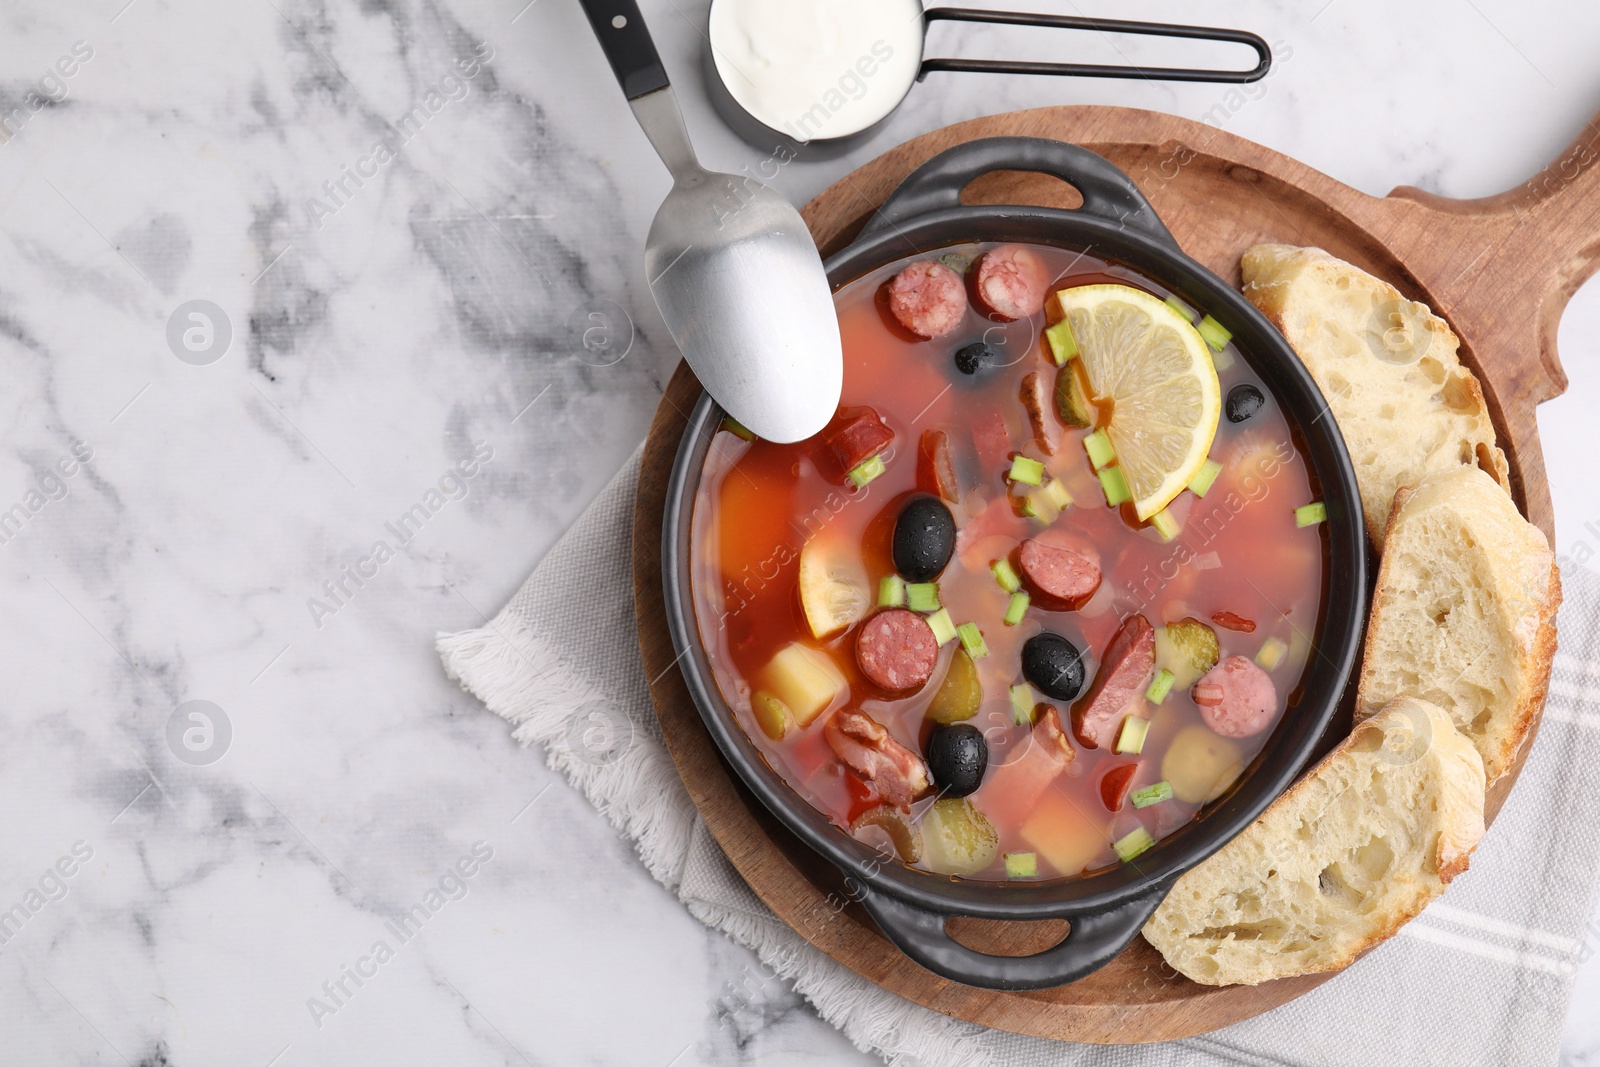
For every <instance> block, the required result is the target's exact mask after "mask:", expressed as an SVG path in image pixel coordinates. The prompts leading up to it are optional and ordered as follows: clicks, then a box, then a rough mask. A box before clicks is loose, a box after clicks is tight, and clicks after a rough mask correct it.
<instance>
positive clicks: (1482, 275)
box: [1351, 115, 1600, 534]
mask: <svg viewBox="0 0 1600 1067" xmlns="http://www.w3.org/2000/svg"><path fill="white" fill-rule="evenodd" d="M1352 208H1353V210H1352V212H1351V213H1352V215H1353V216H1355V217H1356V218H1357V220H1358V221H1360V222H1361V223H1362V224H1363V225H1365V226H1366V227H1367V228H1368V229H1369V230H1370V231H1371V232H1372V233H1373V234H1374V235H1376V236H1377V237H1378V238H1379V239H1380V240H1382V241H1383V242H1384V244H1386V245H1387V246H1388V248H1389V249H1390V250H1391V251H1393V252H1394V254H1395V255H1396V256H1397V257H1398V258H1399V259H1400V260H1401V261H1402V262H1403V263H1405V265H1406V266H1407V268H1409V269H1410V271H1411V273H1412V275H1413V277H1414V278H1415V280H1416V282H1417V284H1418V285H1419V287H1420V288H1421V289H1422V290H1423V291H1424V293H1425V296H1426V299H1427V300H1428V302H1429V303H1430V304H1431V305H1432V306H1433V307H1435V308H1442V309H1447V313H1448V316H1449V318H1450V321H1451V323H1452V324H1453V325H1454V326H1455V328H1456V331H1457V332H1458V333H1459V334H1460V335H1461V338H1462V340H1463V342H1464V344H1465V346H1464V349H1463V355H1464V357H1465V358H1466V359H1467V361H1468V362H1469V364H1470V365H1472V367H1473V369H1474V370H1475V371H1477V373H1478V375H1479V377H1480V378H1481V379H1482V380H1483V382H1484V385H1485V391H1486V393H1487V394H1488V399H1489V405H1490V408H1491V410H1492V411H1493V412H1494V415H1495V421H1496V423H1497V424H1498V425H1499V426H1500V428H1501V429H1502V431H1503V434H1502V437H1501V441H1500V444H1501V446H1502V447H1503V448H1505V449H1506V451H1507V452H1509V453H1512V454H1514V455H1516V456H1519V457H1520V461H1519V462H1518V463H1516V464H1515V465H1514V466H1515V467H1516V468H1517V469H1519V470H1522V469H1531V470H1537V471H1541V472H1542V471H1543V469H1544V460H1543V456H1542V454H1541V451H1540V447H1539V433H1538V418H1537V416H1536V415H1535V409H1536V408H1537V407H1538V405H1539V404H1540V403H1542V402H1543V401H1545V400H1549V399H1550V398H1551V397H1554V396H1558V395H1560V394H1561V392H1563V391H1564V390H1565V389H1566V387H1567V375H1566V372H1565V371H1564V370H1562V368H1561V357H1560V354H1559V352H1558V351H1557V345H1556V334H1557V331H1558V330H1559V328H1560V325H1561V313H1562V312H1563V311H1564V310H1565V309H1566V306H1567V301H1568V300H1570V299H1571V298H1572V294H1573V293H1575V292H1577V290H1578V287H1579V286H1581V285H1582V284H1583V283H1584V282H1585V281H1587V280H1588V279H1589V278H1590V277H1592V276H1593V275H1594V274H1595V273H1596V271H1597V270H1600V115H1596V116H1595V117H1594V118H1591V119H1590V120H1589V121H1588V123H1587V124H1585V125H1584V127H1583V129H1582V130H1580V131H1579V132H1578V135H1577V136H1576V137H1575V138H1574V139H1573V141H1572V143H1571V144H1570V145H1568V146H1567V148H1566V150H1565V151H1564V152H1562V153H1561V154H1560V155H1559V156H1558V157H1557V158H1556V159H1555V161H1554V162H1552V163H1551V164H1550V165H1549V166H1547V167H1545V168H1544V169H1543V170H1541V171H1539V173H1538V174H1535V175H1534V176H1533V177H1532V178H1530V179H1528V180H1527V181H1526V182H1524V183H1523V184H1521V185H1519V186H1517V187H1516V188H1515V189H1508V190H1507V191H1505V192H1503V193H1500V194H1498V195H1496V196H1489V197H1484V198H1482V199H1479V200H1452V199H1449V198H1447V197H1442V196H1438V195H1436V194H1433V193H1429V192H1425V191H1423V190H1421V189H1415V188H1411V187H1408V186H1402V187H1401V188H1399V189H1396V190H1394V192H1392V193H1390V194H1389V195H1388V196H1387V197H1383V198H1381V199H1373V200H1367V201H1365V203H1362V204H1355V205H1352ZM1512 481H1513V488H1514V489H1515V490H1516V491H1517V494H1518V496H1519V498H1520V499H1521V501H1522V503H1523V506H1524V508H1525V509H1526V513H1527V515H1528V516H1529V518H1531V519H1533V521H1534V522H1536V523H1538V524H1539V525H1540V526H1541V527H1543V528H1544V530H1545V533H1546V534H1550V533H1552V527H1553V522H1552V518H1551V516H1552V514H1553V513H1552V511H1551V504H1550V489H1549V486H1548V485H1547V484H1545V482H1544V480H1543V479H1542V478H1538V479H1523V478H1521V477H1520V476H1519V475H1516V474H1513V478H1512Z"/></svg>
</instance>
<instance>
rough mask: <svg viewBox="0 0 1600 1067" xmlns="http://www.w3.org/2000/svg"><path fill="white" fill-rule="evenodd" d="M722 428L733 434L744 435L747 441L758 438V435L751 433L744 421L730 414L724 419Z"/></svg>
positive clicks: (736, 435)
mask: <svg viewBox="0 0 1600 1067" xmlns="http://www.w3.org/2000/svg"><path fill="white" fill-rule="evenodd" d="M722 428H723V429H724V430H727V431H728V432H729V433H731V434H733V435H734V436H735V437H742V438H744V439H745V440H746V441H754V440H755V439H756V435H755V434H753V433H751V432H750V430H749V429H747V428H746V427H745V425H744V423H742V422H740V421H739V420H738V419H736V418H734V417H733V416H732V415H729V416H727V417H725V418H724V419H723V420H722Z"/></svg>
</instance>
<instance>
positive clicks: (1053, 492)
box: [1022, 478, 1072, 526]
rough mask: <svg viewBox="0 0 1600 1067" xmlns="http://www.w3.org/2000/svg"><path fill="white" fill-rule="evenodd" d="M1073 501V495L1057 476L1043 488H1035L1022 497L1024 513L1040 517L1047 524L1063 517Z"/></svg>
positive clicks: (1031, 516) (1035, 517)
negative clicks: (1063, 511) (1065, 509)
mask: <svg viewBox="0 0 1600 1067" xmlns="http://www.w3.org/2000/svg"><path fill="white" fill-rule="evenodd" d="M1071 503H1072V495H1071V494H1070V493H1068V492H1067V487H1066V486H1065V485H1063V484H1062V482H1061V479H1060V478H1057V479H1055V480H1054V481H1052V482H1050V484H1049V485H1046V486H1044V487H1043V488H1041V489H1035V490H1034V491H1033V492H1031V493H1029V494H1028V495H1027V496H1025V497H1023V498H1022V513H1023V514H1024V515H1027V516H1028V517H1030V518H1034V519H1038V520H1039V521H1040V522H1042V523H1044V524H1045V525H1046V526H1048V525H1050V524H1051V523H1052V522H1055V521H1056V520H1057V519H1058V518H1060V517H1061V512H1062V510H1063V509H1064V508H1066V507H1068V506H1069V505H1071Z"/></svg>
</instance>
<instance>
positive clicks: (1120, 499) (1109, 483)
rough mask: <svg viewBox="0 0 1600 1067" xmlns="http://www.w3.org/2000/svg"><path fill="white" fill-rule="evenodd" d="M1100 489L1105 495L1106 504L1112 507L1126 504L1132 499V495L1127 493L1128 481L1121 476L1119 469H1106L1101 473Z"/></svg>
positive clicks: (1120, 469)
mask: <svg viewBox="0 0 1600 1067" xmlns="http://www.w3.org/2000/svg"><path fill="white" fill-rule="evenodd" d="M1100 488H1101V490H1103V491H1104V492H1105V494H1106V503H1107V504H1109V505H1111V506H1112V507H1116V506H1117V505H1118V504H1126V503H1127V502H1128V501H1130V500H1132V499H1133V494H1132V493H1130V492H1128V479H1126V478H1124V477H1123V476H1122V468H1121V467H1107V468H1106V469H1105V470H1103V471H1101V472H1100Z"/></svg>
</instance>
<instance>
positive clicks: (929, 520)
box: [894, 496, 956, 582]
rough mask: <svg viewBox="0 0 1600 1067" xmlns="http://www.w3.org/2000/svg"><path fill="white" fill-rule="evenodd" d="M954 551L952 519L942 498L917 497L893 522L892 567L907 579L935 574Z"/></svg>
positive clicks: (919, 579) (920, 579)
mask: <svg viewBox="0 0 1600 1067" xmlns="http://www.w3.org/2000/svg"><path fill="white" fill-rule="evenodd" d="M955 550H956V520H955V519H953V518H951V517H950V509H949V508H947V507H945V506H944V501H942V500H940V499H939V498H938V497H933V496H919V497H917V498H916V499H915V500H912V501H911V502H910V503H909V504H907V505H906V506H905V507H903V508H901V509H900V517H899V518H897V519H895V521H894V569H895V570H897V571H899V572H900V574H901V576H902V577H904V578H905V580H906V581H908V582H931V581H933V580H934V579H935V578H937V577H939V574H940V573H941V572H942V571H943V570H944V568H945V564H947V563H949V562H950V554H951V553H952V552H954V551H955Z"/></svg>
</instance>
